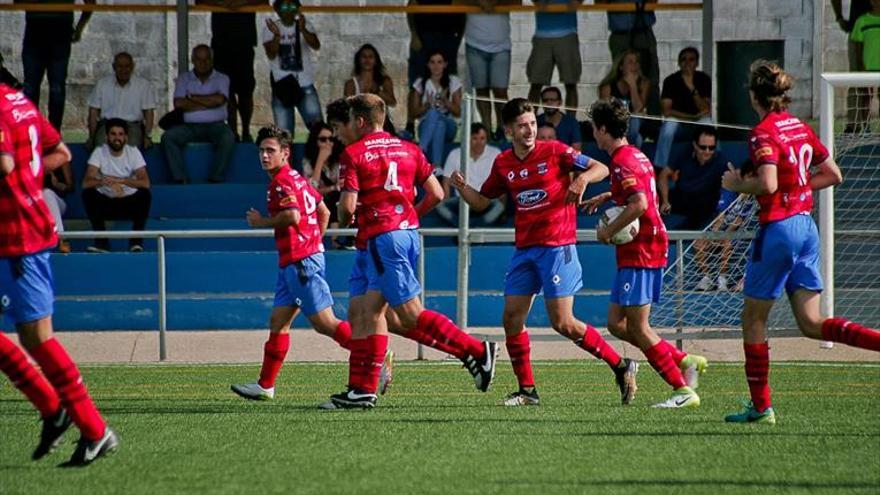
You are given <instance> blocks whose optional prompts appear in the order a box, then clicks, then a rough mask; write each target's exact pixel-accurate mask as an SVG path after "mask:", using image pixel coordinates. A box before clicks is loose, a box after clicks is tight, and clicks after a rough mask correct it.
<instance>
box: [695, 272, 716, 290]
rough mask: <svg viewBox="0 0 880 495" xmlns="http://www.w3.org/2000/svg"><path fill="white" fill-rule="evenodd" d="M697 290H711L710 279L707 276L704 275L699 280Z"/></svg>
mask: <svg viewBox="0 0 880 495" xmlns="http://www.w3.org/2000/svg"><path fill="white" fill-rule="evenodd" d="M697 290H701V291H707V290H712V279H711V278H709V276H708V275H704V276H703V278H701V279H700V283H698V284H697Z"/></svg>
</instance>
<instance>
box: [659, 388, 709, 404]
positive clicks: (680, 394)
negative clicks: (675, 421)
mask: <svg viewBox="0 0 880 495" xmlns="http://www.w3.org/2000/svg"><path fill="white" fill-rule="evenodd" d="M699 406H700V396H699V395H697V393H696V392H694V390H693V389H692V388H690V387H681V388H679V389H676V390H675V392H673V393H672V396H671V397H669V398H668V399H666V400H665V401H663V402H659V403H657V404H654V405H653V406H652V407H654V408H657V409H680V408H684V407H699Z"/></svg>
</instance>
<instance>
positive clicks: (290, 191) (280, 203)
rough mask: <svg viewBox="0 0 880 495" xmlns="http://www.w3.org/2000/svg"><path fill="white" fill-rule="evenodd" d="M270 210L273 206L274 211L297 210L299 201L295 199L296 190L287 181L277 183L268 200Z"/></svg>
mask: <svg viewBox="0 0 880 495" xmlns="http://www.w3.org/2000/svg"><path fill="white" fill-rule="evenodd" d="M269 205H270V210H271V209H272V207H273V206H274V209H275V210H276V211H281V210H298V209H299V200H298V199H297V198H296V188H295V187H294V185H293V183H291V182H289V181H279V182H278V183H277V184H276V185H275V187H274V189H273V191H272V197H271V199H270V200H269Z"/></svg>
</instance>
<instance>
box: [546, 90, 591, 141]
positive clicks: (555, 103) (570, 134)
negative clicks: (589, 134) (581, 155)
mask: <svg viewBox="0 0 880 495" xmlns="http://www.w3.org/2000/svg"><path fill="white" fill-rule="evenodd" d="M541 104H542V106H543V108H544V113H542V114H541V115H538V126H541V124H544V123H550V124H553V127H554V128H555V129H556V136H557V139H559V140H560V141H562V142H563V143H565V144H567V145H569V146H571V147H572V148H574V149H576V150H580V149H581V125H580V124H579V123H578V121H577V119H576V118H574V116H572V115H570V114H568V113H566V112H563V111H561V110H560V109H559V107H561V106H562V92H561V91H559V88H557V87H555V86H548V87H546V88H544V90H543V91H541Z"/></svg>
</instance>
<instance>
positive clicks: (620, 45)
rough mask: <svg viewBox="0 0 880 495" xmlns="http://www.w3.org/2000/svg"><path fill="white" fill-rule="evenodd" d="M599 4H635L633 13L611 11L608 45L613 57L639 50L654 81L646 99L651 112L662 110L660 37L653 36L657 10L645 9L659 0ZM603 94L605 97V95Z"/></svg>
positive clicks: (606, 0) (602, 0) (611, 0)
mask: <svg viewBox="0 0 880 495" xmlns="http://www.w3.org/2000/svg"><path fill="white" fill-rule="evenodd" d="M595 1H596V3H597V4H615V3H616V4H620V3H628V4H635V8H636V11H635V12H633V13H628V12H626V13H624V12H608V30H609V31H611V35H610V36H609V37H608V48H609V49H610V51H611V60H617V58H618V57H620V56H621V54H623V52H625V51H627V50H635V51H636V52H638V54H639V59H640V62H641V67H642V71H644V73H645V74H646V75H647V76H648V80H650V81H651V86H650V88H651V90H650V91H649V92H648V99H647V101H646V102H645V105H646V108H647V109H648V113H650V114H651V115H657V114H658V113H660V101H659V95H660V62H659V61H658V59H657V38H655V37H654V28H653V26H654V24H656V23H657V16H656V15H654V11H650V10H646V9H645V5H648V4H655V5H656V4H657V0H635V1H633V0H595ZM603 98H604V97H603Z"/></svg>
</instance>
